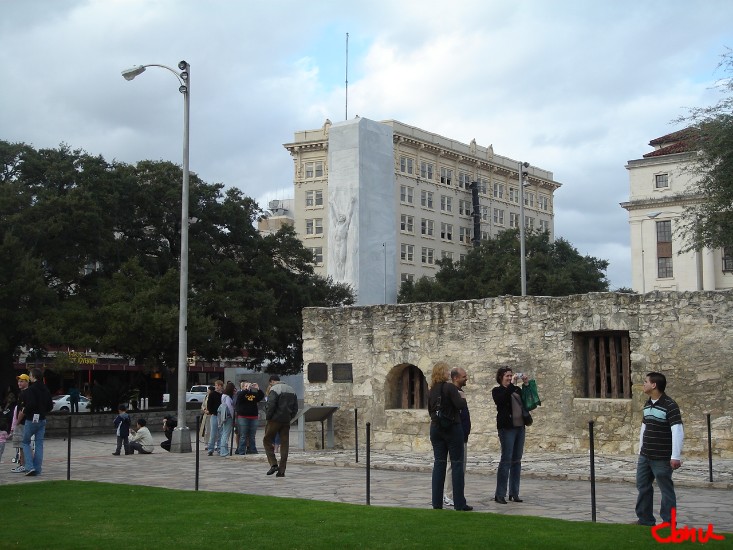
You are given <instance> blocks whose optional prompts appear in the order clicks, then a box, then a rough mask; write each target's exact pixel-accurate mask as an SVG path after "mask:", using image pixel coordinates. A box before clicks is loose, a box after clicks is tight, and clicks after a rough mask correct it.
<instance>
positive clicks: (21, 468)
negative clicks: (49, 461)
mask: <svg viewBox="0 0 733 550" xmlns="http://www.w3.org/2000/svg"><path fill="white" fill-rule="evenodd" d="M10 471H11V472H14V473H16V474H22V473H23V472H25V466H16V467H15V468H12V469H11V470H10Z"/></svg>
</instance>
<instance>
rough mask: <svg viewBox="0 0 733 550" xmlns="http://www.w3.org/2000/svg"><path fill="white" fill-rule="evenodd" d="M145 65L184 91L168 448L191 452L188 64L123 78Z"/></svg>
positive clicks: (125, 74) (189, 67)
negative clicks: (173, 411)
mask: <svg viewBox="0 0 733 550" xmlns="http://www.w3.org/2000/svg"><path fill="white" fill-rule="evenodd" d="M147 67H160V68H162V69H166V70H167V71H170V72H171V73H173V75H174V76H175V77H176V79H177V80H178V83H179V84H180V86H179V88H178V91H179V92H181V93H182V94H183V184H182V186H181V266H180V271H181V279H180V289H179V304H178V305H179V309H178V410H177V415H178V426H177V427H176V429H175V430H173V436H172V439H171V452H179V453H190V452H191V432H190V430H189V428H188V426H186V382H187V376H186V375H187V373H188V361H187V358H188V332H187V331H188V224H189V220H188V179H189V169H188V142H189V139H188V135H189V106H190V100H191V66H190V65H189V64H188V63H187V62H186V61H181V62H180V63H178V68H179V69H180V72H178V71H176V70H175V69H172V68H171V67H168V66H167V65H158V64H156V63H150V64H148V65H138V66H136V67H132V68H130V69H127V70H124V71H122V76H123V77H124V78H125V80H132V79H133V78H135V77H136V76H138V75H140V74H142V73H143V72H145V69H146V68H147Z"/></svg>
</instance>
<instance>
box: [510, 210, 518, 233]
mask: <svg viewBox="0 0 733 550" xmlns="http://www.w3.org/2000/svg"><path fill="white" fill-rule="evenodd" d="M509 227H512V228H515V229H516V228H517V227H519V214H517V213H516V212H509Z"/></svg>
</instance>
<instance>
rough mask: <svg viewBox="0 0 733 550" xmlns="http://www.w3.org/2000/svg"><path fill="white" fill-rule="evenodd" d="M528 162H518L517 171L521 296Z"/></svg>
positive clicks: (524, 270)
mask: <svg viewBox="0 0 733 550" xmlns="http://www.w3.org/2000/svg"><path fill="white" fill-rule="evenodd" d="M527 168H529V162H520V163H519V167H518V168H517V171H518V172H519V254H520V259H519V266H520V272H521V275H520V276H521V278H522V296H526V295H527V258H526V254H525V251H524V240H525V237H524V177H525V175H526V174H527V172H526V169H527Z"/></svg>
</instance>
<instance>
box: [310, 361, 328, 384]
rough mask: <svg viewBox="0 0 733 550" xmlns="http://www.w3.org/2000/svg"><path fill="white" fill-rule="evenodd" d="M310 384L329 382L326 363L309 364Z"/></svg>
mask: <svg viewBox="0 0 733 550" xmlns="http://www.w3.org/2000/svg"><path fill="white" fill-rule="evenodd" d="M308 382H315V383H318V382H328V365H327V364H326V363H308Z"/></svg>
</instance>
